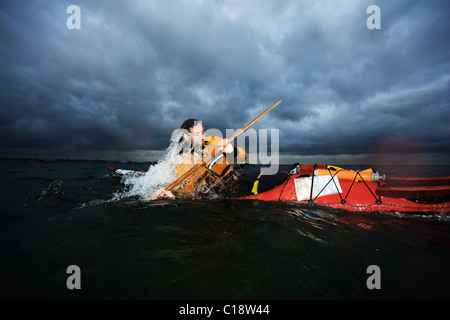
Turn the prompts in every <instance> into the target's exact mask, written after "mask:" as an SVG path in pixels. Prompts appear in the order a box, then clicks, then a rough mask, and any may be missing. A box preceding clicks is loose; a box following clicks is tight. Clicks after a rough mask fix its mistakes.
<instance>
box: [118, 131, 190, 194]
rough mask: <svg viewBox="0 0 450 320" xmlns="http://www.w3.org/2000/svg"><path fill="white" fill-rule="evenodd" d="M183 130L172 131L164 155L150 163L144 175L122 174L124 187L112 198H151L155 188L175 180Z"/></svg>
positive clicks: (183, 143)
mask: <svg viewBox="0 0 450 320" xmlns="http://www.w3.org/2000/svg"><path fill="white" fill-rule="evenodd" d="M183 133H184V131H183V130H181V129H177V130H175V131H174V132H173V133H172V137H171V143H170V145H169V147H168V148H167V149H166V153H165V154H164V156H163V157H162V158H161V159H160V160H158V162H157V163H156V164H154V165H151V166H150V167H149V169H148V171H147V173H146V174H145V175H142V176H139V177H136V176H127V175H125V176H123V177H122V181H121V182H122V183H123V184H125V186H126V188H125V190H124V191H122V192H120V193H116V194H115V195H114V200H117V199H121V198H124V197H133V196H137V197H139V198H141V199H142V200H151V199H152V198H153V194H154V192H155V191H156V190H158V189H159V188H162V187H167V186H168V185H170V184H171V183H172V182H173V181H175V180H176V178H177V177H176V175H175V168H176V165H177V164H179V163H180V156H179V154H180V151H181V150H182V149H183V148H184V147H186V143H185V141H184V139H183Z"/></svg>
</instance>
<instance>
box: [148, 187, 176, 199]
mask: <svg viewBox="0 0 450 320" xmlns="http://www.w3.org/2000/svg"><path fill="white" fill-rule="evenodd" d="M160 198H166V199H172V200H173V199H175V195H174V194H173V192H172V191H170V190H166V189H164V188H159V189H158V190H156V191H155V193H154V194H153V199H160Z"/></svg>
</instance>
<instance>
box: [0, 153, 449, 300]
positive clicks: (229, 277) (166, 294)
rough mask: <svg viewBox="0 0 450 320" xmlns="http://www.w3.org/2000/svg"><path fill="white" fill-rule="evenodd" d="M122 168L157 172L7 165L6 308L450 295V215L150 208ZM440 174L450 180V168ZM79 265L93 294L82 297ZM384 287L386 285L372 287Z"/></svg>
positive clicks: (268, 205)
mask: <svg viewBox="0 0 450 320" xmlns="http://www.w3.org/2000/svg"><path fill="white" fill-rule="evenodd" d="M109 165H111V166H116V167H117V166H119V167H122V168H125V169H136V170H147V169H148V165H147V164H132V163H128V164H120V163H107V162H69V161H52V162H39V161H6V160H5V161H0V173H1V175H2V177H3V183H2V184H1V193H0V197H1V198H0V199H1V201H2V205H1V207H2V209H1V213H0V257H1V259H2V263H1V264H0V275H1V285H0V292H1V294H0V296H1V298H2V299H150V300H172V299H177V300H180V299H181V300H211V299H213V300H215V299H220V300H241V299H243V300H247V299H250V300H255V299H256V300H258V299H263V300H304V299H308V300H310V299H319V300H322V299H327V300H328V299H340V300H341V299H349V300H350V299H449V298H450V291H449V287H450V273H449V268H450V219H449V217H447V216H443V215H439V214H436V215H422V214H414V215H411V214H398V213H381V212H371V213H351V212H346V211H342V210H336V209H330V208H323V207H318V206H315V205H309V204H295V203H276V202H258V201H238V200H217V199H216V200H177V201H170V200H157V201H150V202H144V201H142V200H141V199H140V198H139V197H136V196H133V195H130V194H129V193H127V192H126V187H125V186H124V185H123V184H122V183H121V178H120V177H118V176H116V175H115V174H113V173H112V172H110V171H108V170H107V169H106V166H109ZM257 169H258V168H255V166H251V167H244V169H243V172H244V174H248V175H251V174H253V173H255V172H257V171H258V170H257ZM282 169H283V168H282ZM255 170H256V171H255ZM432 170H433V172H431V173H432V174H449V168H448V167H440V168H433V169H432ZM118 195H119V196H118ZM120 195H122V196H120ZM72 265H76V266H78V267H79V270H80V272H79V275H80V277H79V280H80V282H79V283H80V289H69V288H68V285H67V282H68V279H69V277H71V276H72V273H71V272H67V268H68V267H69V266H72ZM370 266H377V267H378V270H379V272H375V273H373V271H370V269H369V272H368V268H369V267H370ZM372 276H373V277H372ZM375 276H377V278H374V277H375ZM374 279H375V280H374ZM374 281H376V282H377V283H378V284H379V285H380V288H379V289H377V288H372V289H371V288H369V286H368V282H370V283H375V282H374Z"/></svg>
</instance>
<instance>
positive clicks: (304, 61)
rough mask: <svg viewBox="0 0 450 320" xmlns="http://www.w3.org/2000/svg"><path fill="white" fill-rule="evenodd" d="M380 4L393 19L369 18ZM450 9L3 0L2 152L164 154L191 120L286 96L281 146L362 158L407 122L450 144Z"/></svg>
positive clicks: (239, 115)
mask: <svg viewBox="0 0 450 320" xmlns="http://www.w3.org/2000/svg"><path fill="white" fill-rule="evenodd" d="M71 4H76V5H78V6H79V7H80V8H81V29H79V30H69V29H67V28H66V19H67V18H68V17H69V14H67V13H66V9H67V7H68V6H69V5H71ZM371 4H377V5H379V6H380V8H381V19H382V20H381V29H380V30H369V29H368V28H367V27H366V19H367V18H368V17H369V14H367V13H366V9H367V7H368V6H369V5H371ZM449 9H450V5H449V4H448V3H447V1H445V0H436V1H413V0H405V1H395V2H393V1H362V0H361V1H312V0H311V1H194V0H192V1H118V0H116V1H53V0H52V1H39V0H32V1H20V0H19V1H6V0H0V37H1V41H2V46H1V48H0V83H1V88H0V116H1V118H0V132H1V134H2V137H3V139H2V141H1V142H0V147H1V150H2V154H19V153H20V152H22V153H23V152H25V151H26V152H27V153H29V155H32V153H33V150H35V153H36V154H39V155H42V154H45V152H46V151H48V154H49V155H50V154H52V155H53V154H58V152H60V153H61V154H71V155H73V156H75V157H76V155H77V154H84V152H86V151H92V152H98V154H99V155H98V156H97V158H101V152H102V151H111V150H113V151H114V150H115V151H124V152H125V151H130V153H131V152H133V151H134V150H161V149H164V148H165V147H167V145H168V142H169V138H170V134H171V132H172V130H174V129H175V128H176V127H178V126H179V125H180V123H181V122H182V121H183V120H184V119H186V118H190V117H196V118H199V119H202V120H203V122H204V125H205V126H206V127H207V128H211V127H213V128H218V129H220V130H222V131H223V132H224V133H225V129H227V128H239V127H241V126H243V125H245V124H246V123H247V122H248V121H250V120H251V119H252V118H254V117H255V116H256V115H257V114H259V113H260V112H261V111H262V110H263V109H264V108H266V107H267V106H269V105H270V104H272V103H273V102H275V101H277V100H279V99H282V100H283V103H282V104H281V105H280V106H278V107H277V108H276V109H275V110H273V111H272V112H271V113H270V114H268V115H267V116H266V117H265V118H263V119H262V120H261V121H260V122H259V123H258V124H257V125H255V128H276V129H279V130H280V151H281V152H285V153H290V154H300V155H307V154H309V155H320V154H325V155H335V154H355V155H356V154H361V153H368V152H371V151H372V150H373V149H374V148H376V146H377V145H378V143H379V141H382V140H383V139H385V138H386V137H387V136H389V135H390V134H396V133H402V134H404V135H410V136H413V137H414V139H416V140H417V141H421V142H422V143H423V144H424V145H426V148H425V149H426V150H427V151H429V152H441V153H442V152H443V153H446V154H448V150H449V147H450V132H449V126H448V124H447V121H448V119H449V115H450V111H449V110H450V102H449V98H448V89H449V87H450V86H449V81H450V63H449V54H450V47H449V42H448V41H447V40H446V39H447V37H446V36H445V32H446V30H448V29H449V24H450V23H449V22H448V19H447V18H448V16H449V13H450V12H449V11H450V10H449ZM24 150H25V151H24Z"/></svg>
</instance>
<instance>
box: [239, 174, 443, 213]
mask: <svg viewBox="0 0 450 320" xmlns="http://www.w3.org/2000/svg"><path fill="white" fill-rule="evenodd" d="M304 178H305V177H300V176H299V175H297V174H296V175H292V176H290V177H289V178H288V179H287V180H286V181H285V183H283V184H281V185H279V186H277V187H275V188H273V189H271V190H268V191H266V192H263V193H260V194H253V195H248V196H244V197H240V198H239V199H247V200H249V199H253V200H262V201H289V202H298V203H315V204H318V205H324V206H329V207H333V208H337V209H344V210H348V211H396V212H415V213H417V212H436V213H444V212H450V201H443V202H441V203H422V202H421V201H422V200H423V199H421V198H422V197H423V198H428V199H429V197H430V195H429V194H427V191H428V188H430V192H434V191H436V190H433V189H436V187H426V186H425V187H420V186H415V187H410V188H406V187H405V188H404V189H407V190H404V191H409V192H415V193H414V197H413V198H403V197H399V195H400V194H401V193H399V194H395V192H394V191H397V190H391V191H393V192H392V193H390V192H389V190H390V189H398V188H390V187H389V186H388V185H387V184H386V183H384V182H371V181H361V182H356V181H352V180H343V179H339V185H340V188H341V189H342V192H339V193H334V194H329V195H320V194H319V195H318V196H310V197H309V198H308V199H304V197H303V198H300V199H299V196H298V193H297V190H296V185H295V181H296V179H304ZM306 178H309V179H311V177H306ZM448 178H449V180H448V181H450V177H448ZM420 179H422V178H420ZM330 180H331V176H330ZM411 180H413V179H412V178H411ZM333 183H334V182H333V180H331V181H330V184H333ZM438 188H439V191H440V193H439V195H438V196H439V197H447V200H449V199H448V196H449V195H450V186H440V187H438ZM379 190H385V191H386V190H388V191H387V192H384V194H392V196H383V195H382V194H383V192H379ZM410 195H411V196H412V195H413V194H412V193H411V194H410ZM306 196H307V195H306Z"/></svg>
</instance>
